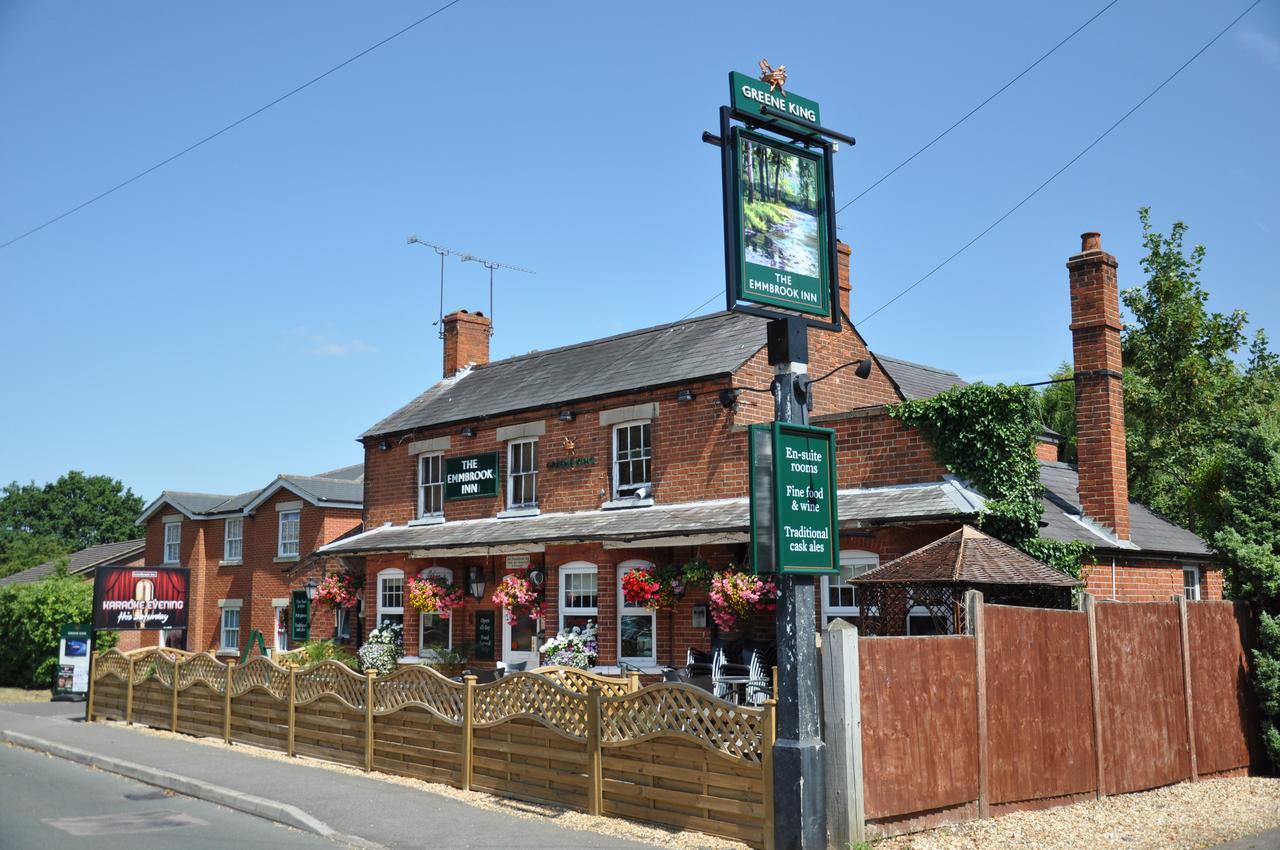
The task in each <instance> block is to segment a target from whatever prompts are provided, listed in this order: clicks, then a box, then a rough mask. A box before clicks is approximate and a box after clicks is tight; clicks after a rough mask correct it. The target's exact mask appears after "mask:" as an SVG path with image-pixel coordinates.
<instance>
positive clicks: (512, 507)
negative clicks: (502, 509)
mask: <svg viewBox="0 0 1280 850" xmlns="http://www.w3.org/2000/svg"><path fill="white" fill-rule="evenodd" d="M516 446H529V447H530V449H531V451H532V453H533V457H532V461H533V464H532V467H531V468H530V469H527V470H525V471H523V472H516V465H515V462H514V459H513V457H512V456H513V455H514V454H515V450H516ZM517 476H519V477H521V478H528V479H531V480H532V482H533V501H525V502H516V501H515V487H514V486H513V485H514V484H515V480H516V478H517ZM537 507H538V438H537V437H524V438H521V439H519V440H510V441H508V443H507V510H509V511H518V510H522V509H531V508H532V509H536V508H537Z"/></svg>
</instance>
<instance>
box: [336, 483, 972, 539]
mask: <svg viewBox="0 0 1280 850" xmlns="http://www.w3.org/2000/svg"><path fill="white" fill-rule="evenodd" d="M837 503H838V505H839V510H840V520H841V524H842V525H845V524H847V525H858V524H862V525H875V524H883V523H889V522H901V521H913V520H943V519H961V518H965V517H972V516H974V515H975V514H976V513H977V512H978V510H979V509H980V508H981V506H982V504H983V502H982V497H981V496H979V495H978V494H976V493H974V492H973V491H971V490H966V489H965V488H964V487H963V486H961V485H960V484H958V483H957V482H955V481H950V480H948V481H937V482H933V483H930V484H903V485H898V486H894V487H870V488H865V489H859V490H841V491H839V493H838V494H837ZM750 522H751V517H750V507H749V505H748V501H747V499H746V498H745V497H743V498H737V499H717V500H713V501H702V502H684V503H679V504H674V505H655V506H653V507H647V508H632V509H627V510H594V511H577V512H574V513H547V514H542V515H540V516H536V517H522V518H517V519H497V518H495V517H490V518H486V519H471V520H457V521H453V522H445V523H439V524H436V525H384V526H379V527H377V528H373V529H370V530H368V531H365V532H363V533H362V534H358V535H355V536H353V537H350V538H349V539H346V540H341V539H340V540H337V541H334V542H332V543H330V544H328V545H327V546H322V547H321V548H320V549H318V550H316V551H317V553H319V554H322V555H344V554H345V555H358V554H368V553H373V552H414V551H423V550H446V549H485V548H497V547H503V546H521V545H530V544H541V543H553V542H557V541H579V540H593V541H596V540H598V541H624V542H630V541H643V540H646V539H649V540H652V539H656V538H670V537H677V536H686V535H707V534H744V535H745V532H747V531H748V530H749V528H750ZM742 539H745V537H743V538H742ZM724 542H729V541H724Z"/></svg>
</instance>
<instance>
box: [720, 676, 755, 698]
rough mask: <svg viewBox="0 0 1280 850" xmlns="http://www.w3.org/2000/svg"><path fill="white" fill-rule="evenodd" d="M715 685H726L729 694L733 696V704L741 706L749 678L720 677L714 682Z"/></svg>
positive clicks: (749, 681)
mask: <svg viewBox="0 0 1280 850" xmlns="http://www.w3.org/2000/svg"><path fill="white" fill-rule="evenodd" d="M715 683H716V684H717V685H727V686H728V687H729V693H731V694H733V700H732V701H733V702H735V703H737V704H739V705H741V704H742V703H743V701H744V700H745V698H746V695H747V685H748V684H750V683H751V677H750V676H720V677H719V678H717V679H716V680H715Z"/></svg>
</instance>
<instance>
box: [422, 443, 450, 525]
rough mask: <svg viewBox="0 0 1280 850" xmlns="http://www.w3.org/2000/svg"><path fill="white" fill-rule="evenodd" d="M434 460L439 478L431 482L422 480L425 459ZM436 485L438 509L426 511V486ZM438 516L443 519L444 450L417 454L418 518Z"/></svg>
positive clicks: (425, 463) (425, 465) (425, 464)
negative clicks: (437, 489) (438, 495)
mask: <svg viewBox="0 0 1280 850" xmlns="http://www.w3.org/2000/svg"><path fill="white" fill-rule="evenodd" d="M429 460H434V461H436V462H437V466H438V468H439V472H440V478H439V479H438V480H436V481H433V482H431V483H427V482H425V481H424V480H423V474H422V473H423V470H424V469H426V467H427V461H429ZM428 487H433V488H435V487H438V488H439V490H440V499H439V502H440V510H438V511H433V512H430V513H428V512H427V510H426V507H427V505H426V502H427V500H426V488H428ZM435 517H439V518H440V519H444V452H427V453H425V454H421V455H418V519H431V518H435Z"/></svg>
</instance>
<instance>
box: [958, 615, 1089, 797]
mask: <svg viewBox="0 0 1280 850" xmlns="http://www.w3.org/2000/svg"><path fill="white" fill-rule="evenodd" d="M983 610H984V617H985V624H986V657H987V729H988V733H987V734H988V740H989V741H990V743H989V748H990V755H989V767H988V776H989V780H988V781H989V786H988V793H989V795H990V802H991V803H992V804H993V805H996V804H1000V803H1015V802H1022V801H1028V800H1042V799H1047V798H1051V797H1065V796H1069V795H1072V794H1080V793H1085V792H1090V791H1094V790H1096V788H1097V770H1096V766H1095V759H1094V745H1093V690H1092V686H1091V684H1090V681H1089V621H1088V617H1087V616H1086V615H1085V614H1084V613H1083V612H1079V611H1054V610H1048V609H1043V608H1011V607H1005V606H1000V605H988V606H986V607H985V608H984V609H983Z"/></svg>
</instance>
